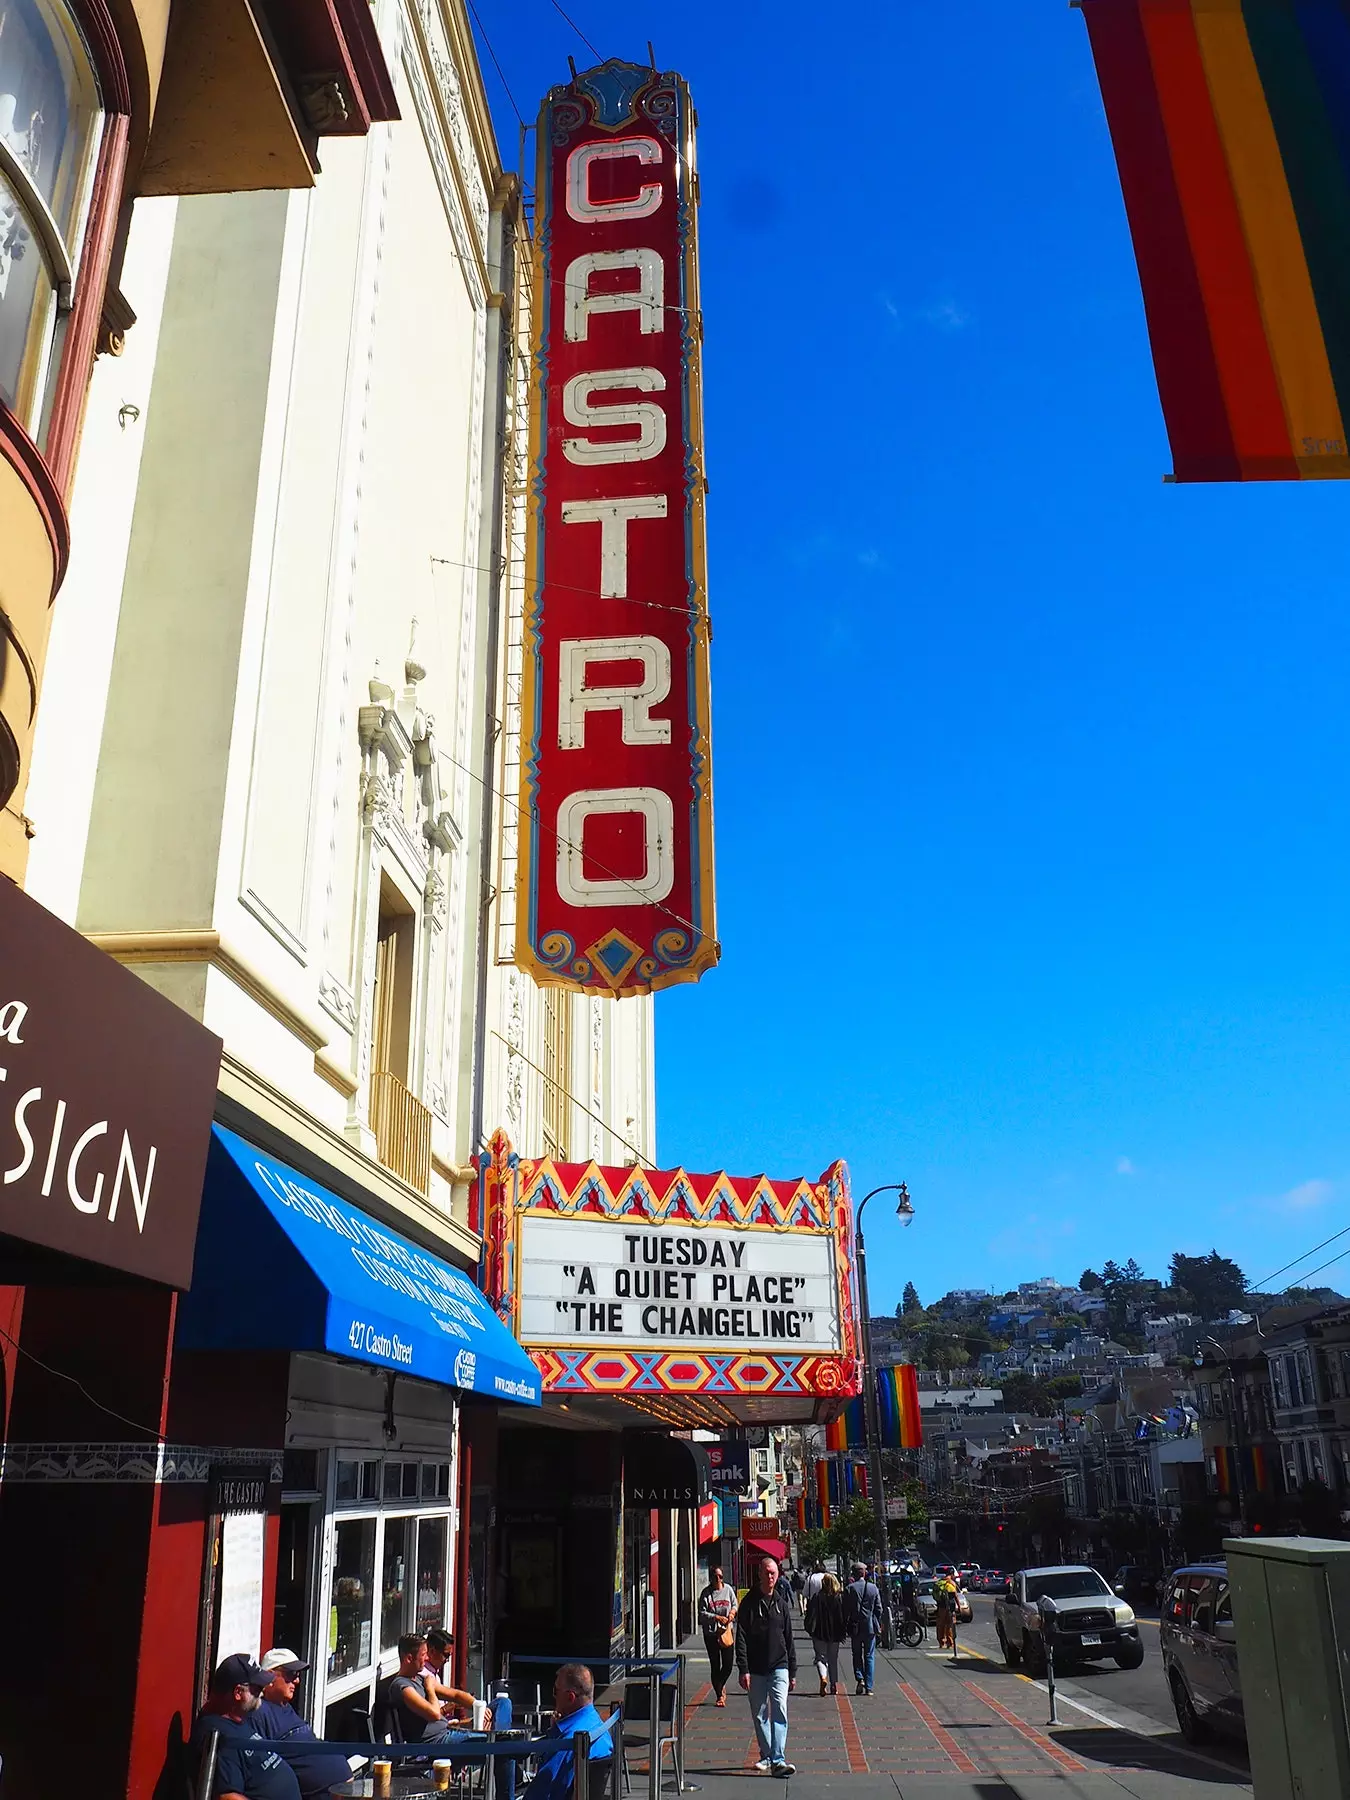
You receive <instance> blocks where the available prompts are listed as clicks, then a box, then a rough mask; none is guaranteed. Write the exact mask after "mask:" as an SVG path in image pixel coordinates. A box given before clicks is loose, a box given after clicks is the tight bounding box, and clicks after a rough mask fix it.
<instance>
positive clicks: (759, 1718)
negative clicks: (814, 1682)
mask: <svg viewBox="0 0 1350 1800" xmlns="http://www.w3.org/2000/svg"><path fill="white" fill-rule="evenodd" d="M795 1615H796V1608H795V1607H794V1606H793V1604H792V1598H791V1595H790V1593H789V1591H788V1588H787V1584H786V1583H783V1584H781V1585H780V1583H779V1580H778V1564H777V1562H776V1561H775V1559H774V1558H773V1557H772V1556H765V1557H761V1558H760V1562H759V1566H758V1568H757V1569H756V1570H755V1574H754V1579H753V1580H752V1582H751V1584H750V1592H749V1593H748V1594H747V1595H746V1596H745V1599H744V1601H743V1602H742V1604H741V1610H740V1611H739V1612H738V1613H737V1615H736V1668H737V1672H738V1673H739V1675H740V1678H741V1686H742V1687H743V1688H746V1689H747V1690H748V1691H749V1694H750V1717H751V1718H752V1719H753V1720H754V1725H755V1738H756V1741H757V1742H758V1744H759V1761H758V1762H757V1763H756V1764H755V1767H756V1768H757V1769H758V1770H759V1771H760V1773H761V1774H762V1775H768V1774H774V1775H795V1774H796V1772H797V1771H796V1768H795V1766H794V1765H793V1764H792V1763H790V1762H789V1761H788V1760H787V1724H788V1719H787V1708H788V1695H789V1693H790V1692H791V1691H792V1689H793V1688H795V1687H796V1685H797V1646H796V1644H795V1643H794V1642H793V1641H792V1625H793V1620H794V1617H795Z"/></svg>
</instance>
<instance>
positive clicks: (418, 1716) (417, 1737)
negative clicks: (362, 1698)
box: [389, 1631, 471, 1744]
mask: <svg viewBox="0 0 1350 1800" xmlns="http://www.w3.org/2000/svg"><path fill="white" fill-rule="evenodd" d="M438 1685H439V1684H438V1683H437V1680H436V1677H435V1675H434V1674H433V1673H432V1672H431V1669H430V1668H429V1667H428V1666H427V1640H426V1639H425V1638H424V1637H423V1636H422V1633H421V1632H420V1631H405V1632H404V1634H403V1636H402V1637H401V1638H400V1639H399V1640H398V1674H397V1675H393V1676H391V1677H390V1680H389V1704H390V1705H391V1706H393V1707H396V1708H397V1709H398V1717H399V1724H400V1725H401V1727H402V1729H403V1741H404V1742H405V1743H409V1744H410V1743H417V1742H421V1743H425V1744H441V1743H449V1744H454V1743H460V1742H464V1741H465V1740H466V1739H467V1738H468V1737H469V1736H470V1735H471V1734H470V1733H468V1732H463V1731H456V1729H455V1725H454V1722H453V1721H452V1720H450V1719H448V1718H447V1717H446V1711H447V1708H446V1704H445V1702H444V1701H443V1700H440V1699H439V1698H437V1694H436V1690H437V1687H438Z"/></svg>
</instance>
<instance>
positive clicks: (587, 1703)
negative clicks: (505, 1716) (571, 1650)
mask: <svg viewBox="0 0 1350 1800" xmlns="http://www.w3.org/2000/svg"><path fill="white" fill-rule="evenodd" d="M553 1712H554V1720H553V1725H552V1728H551V1729H550V1731H549V1733H548V1736H549V1737H557V1738H562V1739H563V1740H564V1744H563V1748H562V1749H561V1750H559V1751H558V1752H557V1753H556V1755H553V1756H548V1757H545V1759H544V1760H543V1762H541V1763H540V1765H539V1772H538V1773H537V1774H536V1776H535V1778H534V1780H533V1781H532V1782H531V1783H530V1785H529V1786H528V1787H527V1788H526V1789H525V1790H524V1792H523V1793H522V1795H521V1800H567V1796H568V1795H569V1794H570V1793H571V1792H572V1773H573V1752H572V1744H571V1739H572V1736H573V1734H574V1733H575V1732H578V1731H589V1732H590V1734H591V1738H592V1740H594V1739H595V1738H597V1737H599V1734H600V1733H601V1732H602V1731H604V1729H605V1721H604V1720H603V1719H602V1718H601V1717H600V1714H599V1713H598V1712H597V1711H596V1710H595V1679H594V1677H593V1676H592V1674H591V1672H590V1670H589V1669H588V1668H587V1667H586V1666H585V1664H584V1663H564V1664H563V1666H562V1668H561V1669H559V1670H558V1673H557V1675H556V1676H555V1677H554V1681H553ZM616 1729H617V1727H616ZM612 1738H613V1733H612V1732H611V1733H609V1734H608V1735H607V1736H606V1737H604V1738H601V1740H600V1742H599V1743H598V1744H597V1743H595V1742H594V1741H593V1742H592V1745H591V1754H590V1758H589V1760H590V1761H591V1762H608V1761H609V1759H610V1756H611V1755H612V1754H613V1749H612Z"/></svg>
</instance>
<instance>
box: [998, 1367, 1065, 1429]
mask: <svg viewBox="0 0 1350 1800" xmlns="http://www.w3.org/2000/svg"><path fill="white" fill-rule="evenodd" d="M999 1385H1000V1387H1001V1388H1002V1389H1003V1410H1004V1411H1005V1412H1011V1413H1035V1415H1036V1417H1037V1418H1038V1419H1048V1418H1049V1417H1050V1415H1051V1414H1052V1413H1053V1412H1055V1411H1056V1409H1057V1408H1056V1402H1055V1401H1053V1400H1052V1399H1051V1398H1050V1396H1049V1394H1048V1393H1047V1392H1046V1387H1045V1383H1044V1382H1042V1381H1037V1380H1036V1378H1035V1377H1034V1376H1033V1375H1023V1374H1022V1373H1020V1372H1018V1373H1017V1374H1013V1375H1005V1376H1004V1377H1003V1380H1002V1381H1001V1382H1000V1383H999Z"/></svg>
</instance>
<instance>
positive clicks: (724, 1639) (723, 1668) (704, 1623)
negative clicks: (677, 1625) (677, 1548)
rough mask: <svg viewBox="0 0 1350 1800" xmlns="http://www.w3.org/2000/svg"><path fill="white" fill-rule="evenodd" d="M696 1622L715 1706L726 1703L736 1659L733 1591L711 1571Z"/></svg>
mask: <svg viewBox="0 0 1350 1800" xmlns="http://www.w3.org/2000/svg"><path fill="white" fill-rule="evenodd" d="M698 1622H699V1626H700V1628H701V1630H702V1632H703V1642H704V1644H705V1645H706V1646H707V1651H708V1668H709V1670H710V1672H711V1673H710V1679H711V1681H712V1685H713V1692H714V1693H715V1694H716V1695H717V1704H718V1706H725V1705H726V1703H727V1683H728V1682H729V1681H730V1680H731V1665H732V1663H733V1662H734V1661H735V1659H736V1590H735V1588H730V1587H728V1586H727V1584H726V1577H725V1576H724V1575H723V1574H722V1571H721V1570H720V1569H714V1570H713V1571H712V1573H711V1576H710V1578H709V1581H708V1585H707V1587H705V1588H704V1590H703V1592H702V1593H701V1594H700V1595H699V1597H698Z"/></svg>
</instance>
